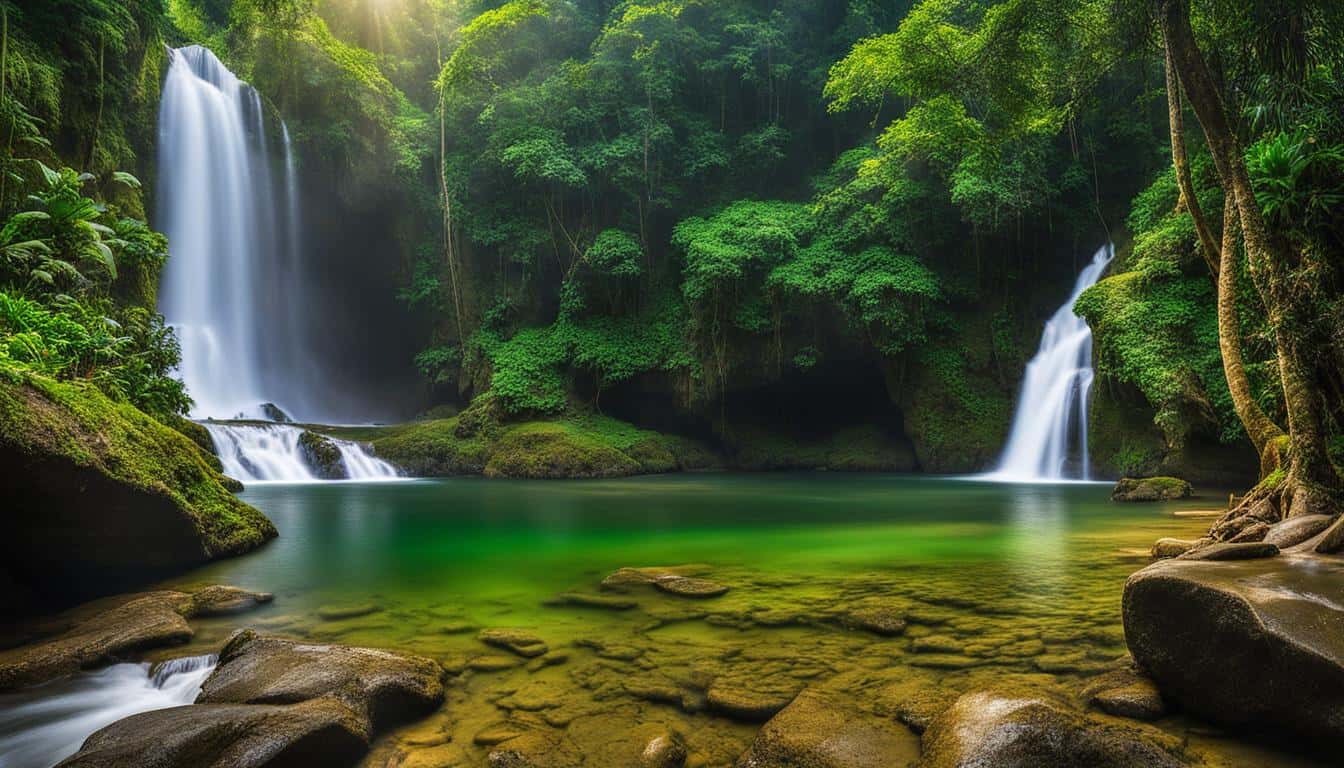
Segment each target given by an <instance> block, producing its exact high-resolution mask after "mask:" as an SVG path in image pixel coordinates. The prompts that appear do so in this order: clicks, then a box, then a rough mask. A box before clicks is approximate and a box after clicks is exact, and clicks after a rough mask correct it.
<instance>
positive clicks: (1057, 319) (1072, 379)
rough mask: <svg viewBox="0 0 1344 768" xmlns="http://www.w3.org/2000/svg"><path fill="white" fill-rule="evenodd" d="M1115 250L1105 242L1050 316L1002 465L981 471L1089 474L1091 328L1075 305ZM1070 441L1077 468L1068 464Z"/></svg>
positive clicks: (1024, 476) (1027, 475)
mask: <svg viewBox="0 0 1344 768" xmlns="http://www.w3.org/2000/svg"><path fill="white" fill-rule="evenodd" d="M1114 256H1115V248H1114V246H1112V245H1110V244H1107V245H1104V246H1102V247H1101V249H1100V250H1098V251H1097V252H1096V254H1095V255H1093V257H1092V261H1091V262H1090V263H1089V264H1088V265H1087V266H1086V267H1084V268H1083V271H1082V272H1081V273H1080V274H1079V275H1078V279H1077V281H1076V282H1075V283H1074V285H1073V292H1072V293H1070V294H1069V298H1068V300H1067V301H1065V302H1064V304H1063V305H1062V306H1060V308H1059V309H1057V310H1055V313H1054V314H1053V315H1051V316H1050V319H1049V320H1048V321H1046V324H1045V332H1044V333H1043V334H1042V335H1041V346H1040V348H1039V349H1037V351H1036V356H1035V357H1033V358H1032V359H1031V362H1029V363H1027V370H1026V373H1025V375H1024V376H1023V378H1022V392H1021V394H1020V395H1019V396H1018V401H1017V409H1016V411H1015V412H1014V414H1013V426H1012V431H1011V432H1010V433H1009V436H1008V444H1007V446H1006V447H1005V448H1004V449H1003V455H1002V457H1001V458H1000V460H999V466H998V467H997V468H996V469H995V470H994V471H993V472H990V473H988V474H986V475H982V476H981V477H982V478H983V479H986V480H998V481H1003V482H1040V481H1055V480H1090V479H1091V469H1090V467H1089V466H1088V455H1087V404H1088V394H1089V392H1090V391H1091V388H1092V377H1093V373H1092V329H1091V328H1089V327H1088V325H1087V321H1085V320H1083V318H1081V317H1079V316H1078V315H1077V314H1075V313H1074V311H1073V305H1074V303H1075V302H1077V301H1078V297H1079V296H1080V295H1081V294H1082V292H1083V291H1085V290H1087V289H1088V288H1090V287H1092V286H1093V285H1095V284H1096V282H1097V280H1099V279H1101V273H1102V272H1104V271H1105V269H1106V265H1108V264H1110V263H1111V259H1112V258H1114ZM1071 447H1076V449H1077V453H1076V454H1075V455H1077V456H1078V458H1079V463H1078V468H1077V471H1074V472H1070V471H1069V468H1068V467H1067V466H1066V464H1067V462H1068V459H1069V456H1070V449H1071Z"/></svg>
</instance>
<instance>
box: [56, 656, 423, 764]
mask: <svg viewBox="0 0 1344 768" xmlns="http://www.w3.org/2000/svg"><path fill="white" fill-rule="evenodd" d="M442 673H443V670H442V669H441V668H440V667H439V665H438V664H437V663H435V662H433V661H431V660H429V659H424V658H418V657H412V656H401V655H398V654H394V653H388V652H386V651H378V650H372V649H368V648H350V647H345V646H336V645H312V644H305V643H300V642H297V641H293V640H286V639H282V638H276V637H263V636H260V635H258V634H257V633H255V632H253V631H251V630H242V631H240V632H237V633H235V634H234V636H233V637H231V638H230V639H229V641H228V642H227V643H226V644H225V646H224V649H223V650H222V651H221V652H220V658H219V666H218V667H217V668H216V669H215V671H214V673H213V674H211V675H210V677H209V678H208V679H207V680H206V681H205V684H204V685H203V686H202V687H201V694H200V696H199V697H198V698H197V699H196V703H195V704H191V705H188V706H185V707H174V708H171V709H162V710H156V711H153V712H146V713H143V714H139V715H134V716H132V717H128V718H126V719H124V720H120V721H118V722H116V723H113V724H112V725H109V726H108V727H106V728H104V729H102V730H100V731H98V732H96V733H94V734H93V735H92V736H90V737H89V738H88V740H86V741H85V742H84V746H83V747H82V748H81V749H80V750H79V752H77V753H76V754H74V755H73V756H71V757H70V758H68V759H67V760H65V761H64V762H63V763H61V766H62V768H75V767H76V766H78V768H104V767H106V768H111V767H112V766H126V765H147V766H192V767H193V768H225V766H227V767H228V768H260V767H261V766H267V767H268V768H275V767H276V766H305V765H321V766H349V765H354V764H355V763H357V762H358V761H359V759H360V758H361V757H362V756H363V754H364V753H365V752H366V751H367V750H368V747H369V744H370V742H371V740H372V739H373V737H374V736H375V735H376V734H377V733H378V732H379V731H381V730H384V729H386V728H388V727H391V726H394V725H397V724H400V723H403V722H406V721H407V720H410V719H412V718H415V717H418V716H421V715H424V714H426V713H427V712H429V711H430V710H432V709H433V708H434V707H436V706H438V705H439V704H440V703H442V701H443V698H444V691H443V685H442V683H441V682H440V677H441V675H442Z"/></svg>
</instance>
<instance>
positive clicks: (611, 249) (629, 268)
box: [584, 229, 644, 277]
mask: <svg viewBox="0 0 1344 768" xmlns="http://www.w3.org/2000/svg"><path fill="white" fill-rule="evenodd" d="M584 260H585V261H586V262H587V264H588V265H589V266H590V267H592V268H593V269H594V270H595V271H597V272H599V273H601V274H604V275H611V276H613V277H639V275H640V274H641V273H642V272H643V271H644V266H643V260H644V249H643V248H641V247H640V245H639V240H637V239H635V237H634V236H633V235H631V234H629V233H628V232H623V231H621V230H619V229H604V230H602V231H601V232H599V233H598V235H597V237H596V238H595V239H594V240H593V244H592V245H590V246H588V250H587V251H586V252H585V253H584Z"/></svg>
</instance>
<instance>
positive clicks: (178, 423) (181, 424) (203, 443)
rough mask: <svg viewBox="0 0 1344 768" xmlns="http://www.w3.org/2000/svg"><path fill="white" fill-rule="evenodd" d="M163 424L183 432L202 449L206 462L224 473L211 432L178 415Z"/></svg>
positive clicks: (166, 418)
mask: <svg viewBox="0 0 1344 768" xmlns="http://www.w3.org/2000/svg"><path fill="white" fill-rule="evenodd" d="M163 422H164V423H165V424H167V425H168V426H170V427H172V428H173V429H175V430H177V431H178V432H181V433H182V434H183V435H184V436H185V437H186V438H187V439H188V440H190V441H191V442H193V443H195V444H196V447H197V448H200V449H201V452H202V453H204V454H205V460H206V461H207V462H209V464H210V466H211V467H213V468H214V470H215V471H216V472H223V471H224V464H223V463H222V462H221V461H220V460H219V456H217V455H215V441H214V440H213V439H211V438H210V430H208V429H206V428H205V427H204V426H203V425H201V424H197V423H196V422H194V421H192V420H191V419H187V418H183V417H181V416H178V415H176V414H171V415H169V416H167V417H165V418H164V420H163ZM229 489H230V490H242V488H241V487H239V488H233V487H230V488H229Z"/></svg>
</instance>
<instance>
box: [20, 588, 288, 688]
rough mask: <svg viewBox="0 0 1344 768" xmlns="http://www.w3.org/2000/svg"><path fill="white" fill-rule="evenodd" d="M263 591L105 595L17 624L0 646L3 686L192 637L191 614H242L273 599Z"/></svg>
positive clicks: (41, 680)
mask: <svg viewBox="0 0 1344 768" xmlns="http://www.w3.org/2000/svg"><path fill="white" fill-rule="evenodd" d="M270 600H271V596H270V595H269V594H267V593H264V592H248V591H246V590H242V589H238V588H237V587H223V586H212V587H206V588H205V589H202V590H199V591H197V592H194V593H190V594H189V593H186V592H175V591H169V590H165V591H160V592H145V593H141V594H134V595H126V596H123V597H118V598H106V599H104V600H99V601H95V602H93V603H90V604H88V605H85V606H81V607H79V608H75V609H72V610H70V611H66V612H64V613H62V614H59V615H57V616H54V617H52V618H50V619H46V620H43V621H40V622H34V623H32V624H30V625H27V626H21V627H19V628H18V629H17V635H15V636H14V637H13V638H11V641H17V642H18V643H19V644H18V645H17V646H16V647H11V648H7V649H5V650H3V651H0V691H7V690H11V689H14V688H20V687H23V686H28V685H36V684H38V683H44V682H47V681H49V680H54V679H56V678H58V677H64V676H66V675H70V674H74V673H75V672H78V671H79V670H81V669H87V668H90V667H97V666H102V665H105V664H111V663H113V662H116V661H123V660H126V659H127V658H130V657H133V656H134V655H136V654H137V653H139V652H141V651H144V650H147V649H150V648H158V647H162V646H166V645H175V644H178V643H184V642H186V641H187V640H190V639H191V637H192V635H193V634H194V633H193V631H192V629H191V626H190V625H189V624H188V623H187V619H191V618H195V617H198V616H219V615H222V614H230V613H238V612H241V611H245V610H248V609H250V608H253V607H256V606H257V605H260V604H262V603H267V602H270Z"/></svg>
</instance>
